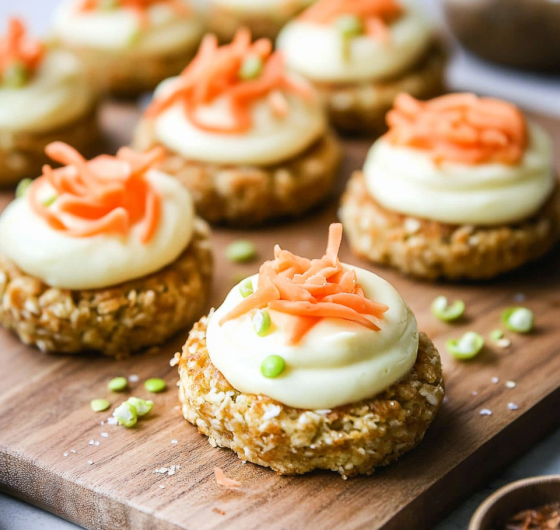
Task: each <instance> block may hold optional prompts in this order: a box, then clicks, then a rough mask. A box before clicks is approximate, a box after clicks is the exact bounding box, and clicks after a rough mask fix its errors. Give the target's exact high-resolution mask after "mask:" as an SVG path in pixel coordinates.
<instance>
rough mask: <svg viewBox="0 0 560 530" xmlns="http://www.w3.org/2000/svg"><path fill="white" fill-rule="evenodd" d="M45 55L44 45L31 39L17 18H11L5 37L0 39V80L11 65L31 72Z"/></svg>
mask: <svg viewBox="0 0 560 530" xmlns="http://www.w3.org/2000/svg"><path fill="white" fill-rule="evenodd" d="M44 54H45V47H44V45H43V44H42V43H41V42H40V41H38V40H36V39H31V38H30V37H29V35H28V34H27V31H26V28H25V25H24V24H23V22H22V21H21V20H20V19H19V18H11V19H10V21H9V22H8V31H7V33H6V35H5V36H4V37H2V38H0V78H1V77H2V75H3V74H4V72H5V70H6V69H7V68H9V67H10V66H12V65H13V64H20V65H22V66H24V67H25V68H26V70H27V71H28V72H33V71H35V70H36V68H37V67H38V66H39V64H40V63H41V60H42V58H43V56H44Z"/></svg>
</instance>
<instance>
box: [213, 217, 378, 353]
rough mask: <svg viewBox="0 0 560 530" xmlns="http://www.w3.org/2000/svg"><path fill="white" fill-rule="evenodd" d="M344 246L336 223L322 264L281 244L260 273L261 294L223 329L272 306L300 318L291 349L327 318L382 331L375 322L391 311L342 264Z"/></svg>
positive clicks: (239, 307) (251, 298)
mask: <svg viewBox="0 0 560 530" xmlns="http://www.w3.org/2000/svg"><path fill="white" fill-rule="evenodd" d="M341 241H342V225H341V224H339V223H333V224H331V226H330V229H329V242H328V245H327V252H326V254H325V255H324V256H323V257H322V258H321V259H314V260H309V259H307V258H302V257H300V256H296V255H294V254H292V253H291V252H288V251H287V250H282V249H281V248H280V247H279V246H278V245H276V247H275V248H274V260H272V261H267V262H265V263H264V264H263V265H262V266H261V268H260V271H259V281H258V286H257V290H256V291H255V292H254V293H253V294H251V295H249V296H248V297H247V298H245V299H244V300H243V301H242V302H240V303H239V304H238V305H237V306H236V307H235V308H234V309H233V310H232V311H230V312H229V313H228V314H227V315H225V316H224V317H223V318H222V319H221V320H220V325H223V324H225V323H226V322H228V321H229V320H233V319H235V318H239V317H241V316H243V315H245V314H246V313H249V312H250V311H253V310H256V309H263V308H265V307H268V308H269V309H271V310H273V311H278V312H280V313H287V314H289V315H293V316H294V317H297V318H296V320H295V324H294V325H293V326H292V328H291V329H290V337H289V343H290V344H297V343H298V342H299V341H300V340H301V339H302V338H303V337H304V336H305V334H306V333H307V332H308V331H309V330H310V329H311V328H312V327H313V326H315V324H317V323H318V322H319V321H320V320H321V319H322V318H340V319H343V320H349V321H351V322H356V323H358V324H360V325H362V326H365V327H367V328H368V329H371V330H373V331H379V329H380V328H379V327H378V326H377V325H376V324H375V323H374V322H373V321H372V320H371V319H370V318H371V317H375V318H378V319H380V318H383V314H384V313H385V312H386V311H387V310H388V309H389V308H388V307H387V306H386V305H383V304H380V303H378V302H374V301H372V300H369V299H367V298H366V297H365V295H364V291H363V290H362V288H361V286H360V285H359V284H358V280H357V277H356V272H355V271H354V270H346V271H345V270H344V269H343V267H342V265H341V263H340V261H339V259H338V251H339V248H340V243H341Z"/></svg>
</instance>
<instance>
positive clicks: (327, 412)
mask: <svg viewBox="0 0 560 530" xmlns="http://www.w3.org/2000/svg"><path fill="white" fill-rule="evenodd" d="M330 412H331V409H319V410H316V411H315V414H329V413H330Z"/></svg>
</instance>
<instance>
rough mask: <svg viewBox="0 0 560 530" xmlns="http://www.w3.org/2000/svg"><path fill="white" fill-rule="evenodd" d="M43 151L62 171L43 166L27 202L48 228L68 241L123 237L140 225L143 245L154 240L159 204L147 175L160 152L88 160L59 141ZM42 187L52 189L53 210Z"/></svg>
mask: <svg viewBox="0 0 560 530" xmlns="http://www.w3.org/2000/svg"><path fill="white" fill-rule="evenodd" d="M45 151H46V153H47V154H48V155H49V157H50V158H52V159H53V160H55V161H56V162H59V163H61V164H62V165H63V167H61V168H58V169H52V168H51V167H50V166H48V165H46V166H44V168H43V175H42V176H41V177H39V178H38V179H36V180H35V181H34V182H33V184H32V185H31V188H30V190H29V201H30V205H31V208H32V209H33V211H34V212H35V213H36V214H37V215H38V216H40V217H42V218H43V219H44V220H45V221H46V222H47V223H48V225H49V226H50V227H51V228H53V229H54V230H57V231H60V232H62V233H64V234H65V235H67V236H69V237H91V236H95V235H99V234H119V235H123V236H126V235H127V234H128V233H129V231H130V229H131V228H132V226H134V225H136V224H140V225H141V227H142V228H141V232H140V240H141V242H142V243H147V242H149V241H150V240H151V239H152V237H153V236H154V234H155V232H156V230H157V228H158V226H159V222H160V217H161V200H160V198H159V195H158V194H157V193H156V192H155V190H153V189H152V187H151V185H150V183H149V181H148V180H147V179H146V175H145V174H146V172H147V171H148V170H149V169H150V168H151V167H152V166H153V165H154V164H155V163H157V162H158V161H160V160H161V158H162V157H163V149H160V148H156V149H153V150H152V151H149V152H146V153H142V154H138V153H135V152H133V151H132V150H131V149H128V148H123V149H121V150H119V152H118V153H117V156H116V157H112V156H108V155H102V156H98V157H97V158H94V159H93V160H90V161H87V160H85V159H84V157H83V156H82V155H81V154H80V153H78V151H76V150H75V149H74V148H73V147H71V146H69V145H67V144H65V143H62V142H53V143H51V144H49V145H47V147H46V148H45ZM45 185H48V186H50V187H51V188H53V189H54V193H55V196H56V201H55V202H56V204H55V205H54V206H46V205H45V204H43V203H42V202H41V199H40V195H41V193H40V192H41V190H42V189H43V187H44V186H45Z"/></svg>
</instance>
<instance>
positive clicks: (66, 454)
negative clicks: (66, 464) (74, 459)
mask: <svg viewBox="0 0 560 530" xmlns="http://www.w3.org/2000/svg"><path fill="white" fill-rule="evenodd" d="M69 454H70V453H64V454H63V455H62V456H64V457H66V456H68V455H69Z"/></svg>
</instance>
